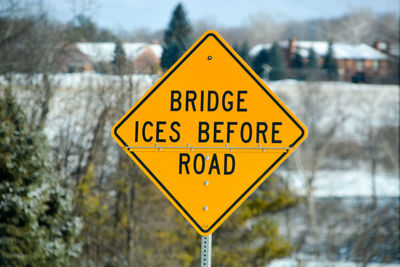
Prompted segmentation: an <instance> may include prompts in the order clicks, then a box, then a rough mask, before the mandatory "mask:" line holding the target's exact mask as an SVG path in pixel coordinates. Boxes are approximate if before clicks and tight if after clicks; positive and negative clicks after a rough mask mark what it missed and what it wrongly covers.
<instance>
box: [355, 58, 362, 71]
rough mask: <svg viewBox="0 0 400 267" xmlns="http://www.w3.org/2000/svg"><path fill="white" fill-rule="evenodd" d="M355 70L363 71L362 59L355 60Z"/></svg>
mask: <svg viewBox="0 0 400 267" xmlns="http://www.w3.org/2000/svg"><path fill="white" fill-rule="evenodd" d="M356 70H357V71H358V72H361V71H364V61H362V60H357V62H356Z"/></svg>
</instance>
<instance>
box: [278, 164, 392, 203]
mask: <svg viewBox="0 0 400 267" xmlns="http://www.w3.org/2000/svg"><path fill="white" fill-rule="evenodd" d="M277 173H278V174H282V175H287V172H286V171H280V170H279V169H278V170H277ZM289 179H290V180H289V181H290V185H291V187H292V189H293V190H294V191H295V192H297V193H298V194H299V195H301V196H305V195H306V191H305V180H304V178H303V177H301V175H300V173H299V172H294V171H293V172H291V173H290V174H289ZM376 194H377V196H378V197H399V196H400V180H399V177H398V174H397V173H377V175H376ZM314 196H315V197H317V198H325V197H326V198H327V197H346V198H347V197H371V196H372V179H371V175H370V173H369V172H367V171H365V170H362V169H351V170H338V171H329V170H321V171H319V172H318V174H317V177H316V179H315V190H314Z"/></svg>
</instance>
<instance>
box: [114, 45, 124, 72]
mask: <svg viewBox="0 0 400 267" xmlns="http://www.w3.org/2000/svg"><path fill="white" fill-rule="evenodd" d="M112 63H113V65H114V67H115V72H116V73H117V74H123V73H124V71H125V68H126V66H127V62H126V55H125V50H124V47H123V46H122V43H121V41H120V40H117V41H116V42H115V47H114V58H113V61H112Z"/></svg>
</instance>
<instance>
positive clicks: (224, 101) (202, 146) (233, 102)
mask: <svg viewBox="0 0 400 267" xmlns="http://www.w3.org/2000/svg"><path fill="white" fill-rule="evenodd" d="M306 135H307V129H306V127H305V126H304V125H303V124H302V123H301V121H300V120H299V119H298V118H296V116H295V115H294V114H293V113H292V112H291V111H290V110H289V109H288V108H287V107H286V106H285V105H284V103H283V102H282V101H281V100H280V99H279V98H278V97H277V96H276V95H275V94H274V93H273V92H272V91H271V89H269V88H268V86H267V85H265V83H264V82H263V81H262V80H261V79H260V78H259V77H258V76H257V75H256V73H255V72H254V71H253V70H252V69H251V68H250V67H249V66H248V65H247V64H246V63H245V62H244V61H243V59H241V58H240V57H239V56H238V54H237V53H236V52H235V51H234V50H233V49H232V48H231V47H230V46H229V45H228V44H227V43H226V42H225V41H224V40H223V39H222V38H221V36H220V35H219V34H218V33H217V32H215V31H207V32H206V33H204V35H203V36H201V37H200V39H199V40H198V41H196V43H195V44H193V46H192V47H191V48H190V49H189V50H188V51H187V52H186V53H185V54H184V55H183V56H182V57H181V58H180V59H179V60H178V61H177V62H176V63H175V64H174V65H173V66H172V67H171V68H170V69H169V70H168V71H167V72H166V73H165V74H164V75H163V76H162V77H161V79H160V80H159V81H158V82H157V83H156V84H155V85H154V86H153V87H152V88H151V89H150V90H149V91H148V92H147V93H146V94H145V95H144V96H143V97H142V98H141V99H140V100H139V101H138V102H137V103H136V104H135V105H134V106H133V107H132V108H131V109H130V110H129V111H128V112H127V113H126V114H125V115H124V116H123V117H122V118H121V119H120V120H119V121H118V122H117V123H116V124H115V125H114V127H113V129H112V136H113V137H114V139H115V140H116V141H117V143H118V144H119V145H120V146H121V147H122V148H123V149H124V150H125V152H126V153H127V154H128V155H129V157H130V158H131V159H132V160H133V161H134V162H135V163H136V164H137V165H138V166H139V167H140V168H141V169H142V170H143V172H144V173H145V174H146V175H147V176H148V177H149V178H150V180H151V181H152V182H153V183H154V184H155V185H156V186H157V187H158V188H159V189H160V191H161V192H162V193H163V194H164V195H165V196H166V197H167V198H168V199H169V201H170V202H171V203H172V204H173V205H174V206H175V207H176V208H177V209H178V211H179V212H180V213H181V214H182V215H183V216H184V217H185V218H186V219H187V220H188V221H189V222H190V224H191V225H192V226H193V227H194V228H195V229H196V231H197V232H198V233H199V234H201V235H203V236H207V235H210V234H212V233H213V232H214V231H215V229H217V228H218V227H219V226H220V225H221V224H222V222H224V221H225V220H226V219H227V218H228V217H229V215H230V214H232V212H233V211H234V210H235V209H237V208H238V207H239V205H240V204H241V203H242V202H243V201H244V200H245V199H246V198H247V197H248V196H249V195H250V194H251V193H252V192H253V191H254V190H255V189H256V188H257V187H258V186H260V184H261V183H262V182H263V181H264V180H265V179H266V178H267V177H268V176H269V175H270V174H271V173H272V172H273V171H274V170H275V169H276V168H277V167H278V166H279V165H280V164H281V163H282V162H283V161H284V160H285V159H286V158H287V157H289V155H290V154H291V153H292V152H293V151H294V150H295V149H296V148H297V146H298V145H299V144H300V143H301V142H302V141H304V139H305V138H306Z"/></svg>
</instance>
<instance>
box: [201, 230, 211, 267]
mask: <svg viewBox="0 0 400 267" xmlns="http://www.w3.org/2000/svg"><path fill="white" fill-rule="evenodd" d="M211 249H212V234H211V235H208V236H202V237H201V265H200V266H201V267H211Z"/></svg>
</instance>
